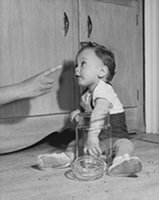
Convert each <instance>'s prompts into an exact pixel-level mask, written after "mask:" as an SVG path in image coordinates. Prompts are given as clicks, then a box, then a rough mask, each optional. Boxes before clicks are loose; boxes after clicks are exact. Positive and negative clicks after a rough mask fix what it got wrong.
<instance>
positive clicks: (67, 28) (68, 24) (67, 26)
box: [63, 12, 70, 36]
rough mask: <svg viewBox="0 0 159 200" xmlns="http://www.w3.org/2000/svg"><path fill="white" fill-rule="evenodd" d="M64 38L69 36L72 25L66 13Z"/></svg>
mask: <svg viewBox="0 0 159 200" xmlns="http://www.w3.org/2000/svg"><path fill="white" fill-rule="evenodd" d="M63 19H64V36H66V35H67V33H68V31H69V26H70V23H69V19H68V17H67V14H66V13H65V12H64V17H63Z"/></svg>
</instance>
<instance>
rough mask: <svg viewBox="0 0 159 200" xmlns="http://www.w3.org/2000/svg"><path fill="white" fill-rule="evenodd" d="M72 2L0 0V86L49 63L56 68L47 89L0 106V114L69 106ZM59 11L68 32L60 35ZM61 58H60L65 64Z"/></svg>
mask: <svg viewBox="0 0 159 200" xmlns="http://www.w3.org/2000/svg"><path fill="white" fill-rule="evenodd" d="M75 4H76V3H74V2H73V1H72V0H60V1H59V0H34V1H33V0H27V1H26V0H2V1H0V24H1V29H0V52H1V63H0V70H1V73H0V86H4V85H8V84H13V83H16V82H18V81H22V80H24V79H26V78H27V77H30V76H32V75H34V74H36V73H39V72H41V71H44V70H46V69H47V68H49V67H56V65H59V64H63V65H64V68H63V70H60V71H58V72H55V73H54V75H53V78H54V80H55V83H54V86H53V88H52V91H51V93H49V94H46V95H43V96H40V97H37V98H35V99H32V100H24V101H19V102H13V103H11V104H9V105H5V106H2V107H1V108H0V117H13V116H30V115H39V114H50V113H59V112H67V111H70V110H72V108H73V106H74V97H73V88H74V83H73V69H72V65H71V62H70V61H71V60H72V59H73V57H74V42H73V41H74V38H75V35H77V34H76V33H75V32H76V31H77V30H76V27H75V26H74V24H75V20H76V14H75V13H74V12H75V11H74V10H76V8H75ZM64 15H65V16H66V17H67V18H68V23H69V30H68V33H67V35H66V36H65V33H64V27H65V25H64ZM64 61H65V62H64ZM61 96H62V97H64V98H61Z"/></svg>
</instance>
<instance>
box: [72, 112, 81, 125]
mask: <svg viewBox="0 0 159 200" xmlns="http://www.w3.org/2000/svg"><path fill="white" fill-rule="evenodd" d="M80 112H81V111H80V110H79V109H77V110H74V111H72V112H71V114H70V121H71V122H75V123H77V122H78V114H79V113H80Z"/></svg>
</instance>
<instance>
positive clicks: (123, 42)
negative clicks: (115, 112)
mask: <svg viewBox="0 0 159 200" xmlns="http://www.w3.org/2000/svg"><path fill="white" fill-rule="evenodd" d="M0 24H1V30H0V52H1V57H0V61H1V63H0V70H1V73H0V86H3V85H8V84H12V83H16V82H18V81H21V80H23V79H26V78H27V77H30V76H31V75H33V74H36V73H38V72H40V71H43V70H45V69H47V68H49V67H53V66H56V65H59V64H63V69H62V70H61V71H58V72H56V73H55V74H54V77H53V78H54V79H55V84H54V86H53V89H52V91H51V92H50V93H49V94H46V95H43V96H40V97H37V98H35V99H29V100H22V101H17V102H13V103H10V104H7V105H5V106H1V108H0V118H1V119H0V132H1V135H2V140H1V142H0V153H3V152H9V151H13V150H17V149H21V148H24V147H26V146H29V145H31V144H34V143H35V142H37V141H39V140H40V139H42V138H43V137H45V136H47V135H48V134H49V133H51V132H54V131H59V130H61V129H62V128H64V127H65V125H66V121H67V116H68V113H69V112H70V111H71V110H73V109H74V108H75V107H76V105H77V102H78V97H79V93H78V89H77V87H76V85H75V83H74V74H73V73H74V72H73V60H74V57H75V54H76V52H77V51H78V48H79V46H80V42H81V41H95V42H98V43H101V44H103V45H106V46H107V47H108V48H110V49H111V50H112V51H113V52H114V53H115V57H116V64H117V70H116V71H117V73H116V75H115V77H114V80H113V86H114V88H115V90H116V91H117V93H118V95H119V97H120V99H121V101H122V103H123V104H124V106H125V108H126V113H127V116H128V125H129V130H131V131H136V130H139V127H142V128H141V129H143V89H142V88H143V87H142V85H143V75H142V74H143V55H142V47H143V41H142V1H141V0H138V1H136V0H129V1H126V0H34V1H33V0H27V1H26V0H7V1H6V0H1V1H0Z"/></svg>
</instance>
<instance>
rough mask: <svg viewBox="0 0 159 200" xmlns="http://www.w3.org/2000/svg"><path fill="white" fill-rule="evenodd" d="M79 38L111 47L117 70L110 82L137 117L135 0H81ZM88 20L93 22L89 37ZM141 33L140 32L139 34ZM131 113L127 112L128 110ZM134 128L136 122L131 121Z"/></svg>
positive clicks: (138, 82) (138, 74)
mask: <svg viewBox="0 0 159 200" xmlns="http://www.w3.org/2000/svg"><path fill="white" fill-rule="evenodd" d="M79 7H80V41H94V42H97V43H100V44H103V45H105V46H106V47H107V48H109V49H110V50H112V51H113V52H114V54H115V59H116V74H115V76H114V78H113V81H112V84H113V87H114V89H115V90H116V92H117V94H118V96H119V98H120V100H121V102H122V103H123V105H124V107H125V108H131V109H132V112H131V113H132V115H134V116H133V117H131V118H134V120H135V122H136V121H137V120H136V119H137V112H136V111H135V112H133V109H135V110H136V108H137V107H138V104H139V102H138V101H139V100H138V93H139V88H140V85H141V84H143V82H142V81H143V80H142V79H140V78H139V77H142V76H141V73H142V70H141V68H142V61H141V60H142V58H141V53H140V51H141V48H140V46H141V41H139V39H140V37H139V34H140V33H141V32H139V31H140V28H139V25H138V21H137V17H138V4H137V2H136V1H133V0H131V1H115V0H114V1H111V0H109V1H107V0H101V1H97V0H87V1H85V0H80V4H79ZM88 23H91V24H92V27H91V28H92V30H91V34H90V37H89V38H88V35H89V34H88ZM140 35H141V34H140ZM128 113H130V112H128ZM134 124H135V126H134V129H135V130H136V126H137V123H134Z"/></svg>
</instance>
